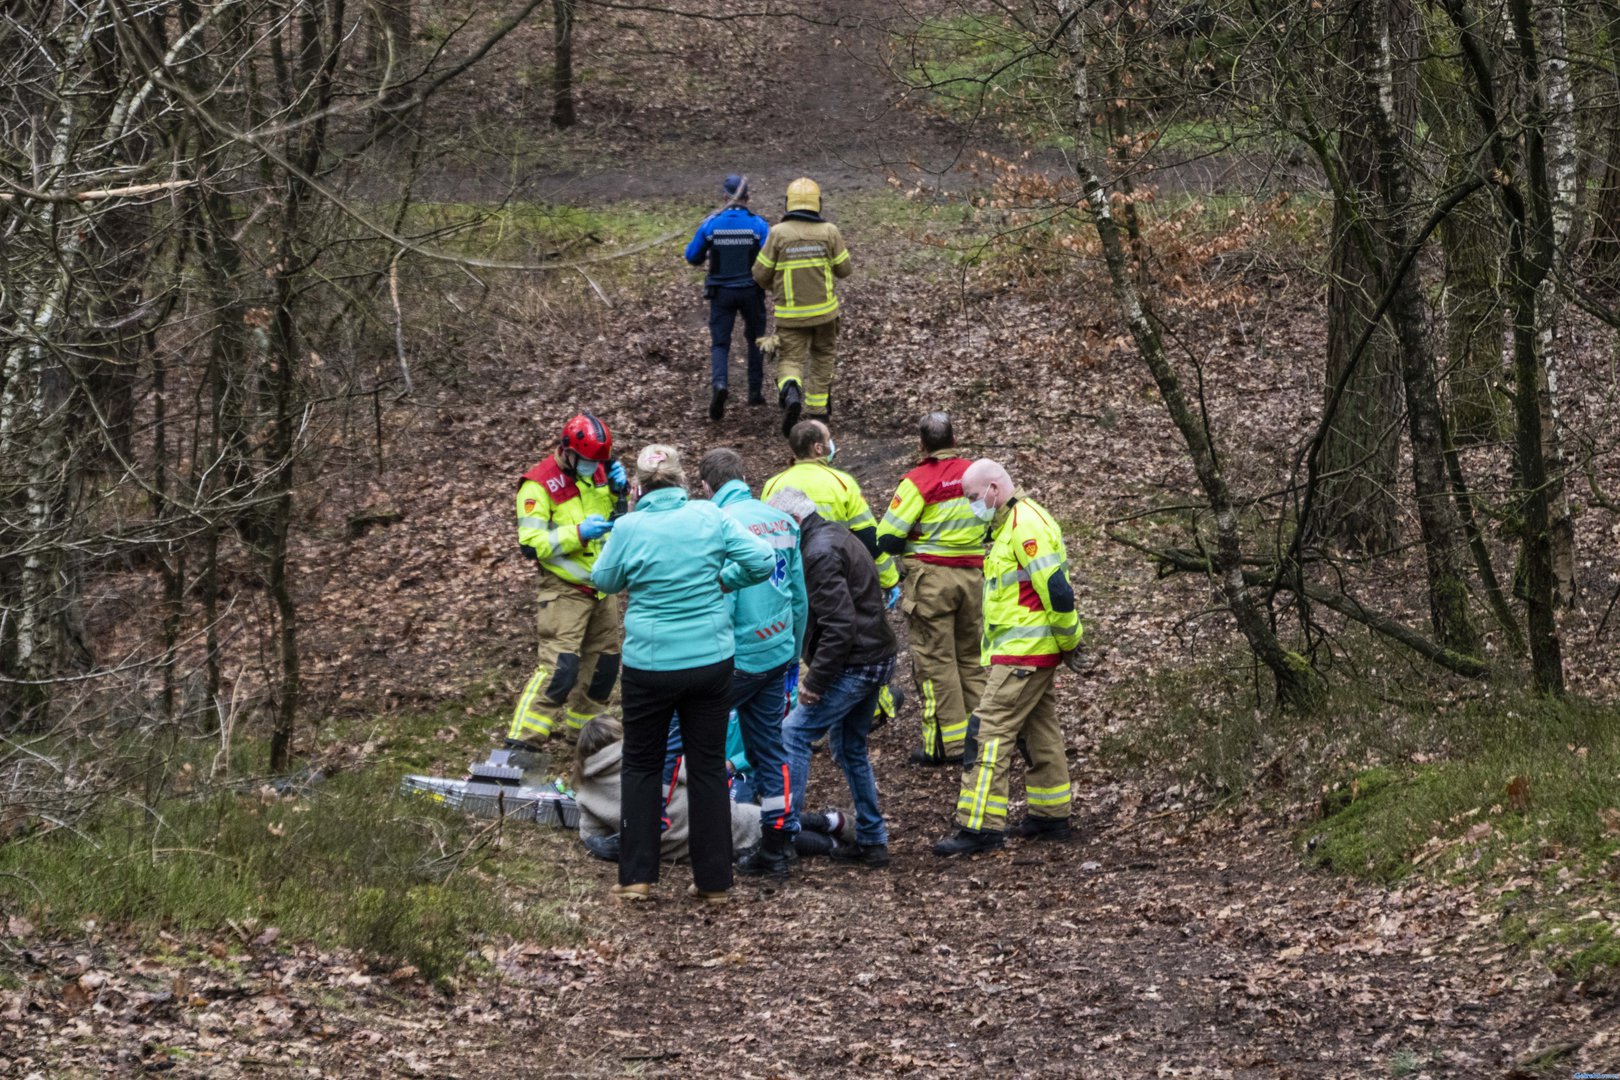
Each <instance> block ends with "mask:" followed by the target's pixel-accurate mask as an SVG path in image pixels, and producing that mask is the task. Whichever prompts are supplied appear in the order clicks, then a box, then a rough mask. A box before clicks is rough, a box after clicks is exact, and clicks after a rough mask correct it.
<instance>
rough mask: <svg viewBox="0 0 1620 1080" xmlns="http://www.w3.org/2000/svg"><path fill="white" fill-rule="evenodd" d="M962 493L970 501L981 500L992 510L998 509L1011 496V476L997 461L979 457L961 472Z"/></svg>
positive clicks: (1004, 504) (1005, 503)
mask: <svg viewBox="0 0 1620 1080" xmlns="http://www.w3.org/2000/svg"><path fill="white" fill-rule="evenodd" d="M962 494H963V495H966V496H967V497H968V499H969V501H971V502H981V501H982V502H983V503H984V504H985V505H986V506H988V507H990V509H992V510H999V509H1000V508H1001V507H1003V506H1006V505H1007V500H1008V499H1010V498H1012V494H1013V482H1012V477H1011V476H1009V475H1008V474H1007V470H1006V468H1005V467H1003V466H1002V464H1001V462H999V461H991V460H990V459H989V458H980V459H979V460H977V461H975V462H974V463H973V464H971V465H969V466H968V467H967V471H966V472H964V473H963V474H962Z"/></svg>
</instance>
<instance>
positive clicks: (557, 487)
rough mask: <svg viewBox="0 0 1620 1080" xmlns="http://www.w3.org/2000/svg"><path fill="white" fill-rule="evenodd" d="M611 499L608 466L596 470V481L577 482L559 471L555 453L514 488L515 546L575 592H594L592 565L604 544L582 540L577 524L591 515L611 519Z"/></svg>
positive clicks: (560, 469)
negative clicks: (515, 509) (515, 507)
mask: <svg viewBox="0 0 1620 1080" xmlns="http://www.w3.org/2000/svg"><path fill="white" fill-rule="evenodd" d="M614 501H615V496H614V494H613V492H611V491H609V490H608V476H607V469H606V468H604V467H600V466H599V467H598V468H597V470H596V475H595V476H594V477H592V478H591V479H589V480H581V479H578V478H577V477H573V476H570V475H568V474H567V473H565V472H563V470H562V466H560V465H558V464H557V458H556V456H555V455H553V456H551V457H548V458H546V459H545V460H544V461H542V462H540V463H539V464H538V465H536V466H535V467H534V468H532V469H530V470H529V471H528V472H526V473H524V474H523V480H522V482H521V483H520V484H518V493H517V526H518V543H519V544H520V545H522V547H523V554H524V555H525V557H527V558H531V559H538V560H539V562H540V568H541V569H542V570H545V571H548V572H549V573H552V574H556V575H557V576H558V577H559V578H561V579H562V580H563V581H566V582H567V583H568V584H570V585H572V586H574V588H576V589H579V590H580V591H582V592H590V593H594V592H595V591H596V590H595V589H593V588H592V587H591V567H592V566H594V565H595V563H596V556H597V553H598V552H600V551H601V550H602V541H600V540H593V541H592V542H590V543H588V544H587V543H585V542H584V541H582V540H581V539H580V538H579V525H580V522H582V521H584V520H585V519H586V518H587V517H589V516H590V515H592V514H601V515H602V516H603V517H611V516H612V515H613V504H614Z"/></svg>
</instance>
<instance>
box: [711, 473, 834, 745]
mask: <svg viewBox="0 0 1620 1080" xmlns="http://www.w3.org/2000/svg"><path fill="white" fill-rule="evenodd" d="M710 501H711V502H713V503H714V504H715V505H716V506H718V507H720V509H721V510H723V511H725V512H726V513H727V514H729V515H731V516H732V517H734V518H736V519H737V521H738V523H740V524H741V525H742V526H743V527H744V528H746V529H747V530H748V531H749V532H751V533H753V534H754V535H755V536H757V537H759V538H760V539H761V540H764V541H765V542H766V543H767V544H769V545H771V550H772V552H773V553H774V554H775V557H776V565H775V567H774V568H773V569H772V570H771V576H770V577H769V578H768V579H767V580H765V581H762V582H760V583H759V584H758V585H750V586H748V587H747V588H745V589H738V590H736V591H735V592H730V593H727V594H726V599H727V601H728V602H729V603H730V604H731V625H732V629H733V631H734V632H735V634H736V637H737V655H736V657H735V663H736V666H737V670H738V671H745V672H750V673H753V674H763V673H764V672H767V671H772V670H775V669H776V668H779V667H781V666H782V665H783V664H787V663H794V662H797V661H798V659H799V653H800V651H801V650H802V649H803V648H804V628H805V623H806V621H807V620H808V619H809V616H810V604H809V600H808V599H807V598H806V595H805V591H804V563H803V560H802V559H801V558H800V557H799V527H798V526H797V525H795V524H794V523H793V518H791V517H790V516H788V515H787V514H784V513H782V511H780V510H778V509H777V508H776V507H774V506H770V505H768V504H766V503H762V502H760V501H759V500H758V499H756V498H754V497H753V496H752V495H751V494H749V491H748V485H747V484H745V483H743V482H742V481H741V480H730V481H727V482H726V483H724V484H721V485H720V490H719V491H717V492H715V493H714V498H713V499H711V500H710ZM732 715H733V716H735V715H736V714H735V713H733V714H732Z"/></svg>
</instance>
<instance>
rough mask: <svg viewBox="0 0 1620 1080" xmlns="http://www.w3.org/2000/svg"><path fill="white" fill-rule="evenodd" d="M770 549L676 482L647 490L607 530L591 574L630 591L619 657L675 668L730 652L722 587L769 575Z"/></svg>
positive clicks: (611, 587)
mask: <svg viewBox="0 0 1620 1080" xmlns="http://www.w3.org/2000/svg"><path fill="white" fill-rule="evenodd" d="M775 566H776V556H775V552H774V551H773V549H772V548H771V546H770V545H769V544H767V543H766V542H765V541H764V540H762V539H760V538H759V537H757V536H755V535H754V534H753V533H751V532H749V531H748V530H747V529H746V528H744V527H743V526H742V525H741V524H739V523H738V522H737V520H736V519H735V518H732V517H730V516H729V515H727V514H726V513H725V512H724V511H723V510H721V509H720V508H719V507H718V506H715V505H714V504H713V503H708V502H688V501H687V498H686V492H684V491H682V490H681V489H680V488H659V489H657V490H656V491H649V492H647V493H646V494H644V495H643V496H642V497H641V498H640V499H639V500H637V502H636V508H635V510H634V511H632V512H631V513H628V514H625V515H624V516H623V517H621V518H619V521H618V524H616V525H615V526H614V527H613V531H612V532H611V533H609V534H608V538H607V542H606V543H604V544H603V545H602V553H601V554H600V555H599V556H598V557H597V559H596V566H595V567H594V568H593V569H592V571H591V580H592V581H593V582H594V583H595V584H596V587H597V588H598V589H601V590H602V591H603V592H606V593H616V592H628V593H629V594H630V602H629V603H628V604H627V605H626V606H625V611H624V662H625V665H626V666H628V667H633V668H639V669H641V670H642V671H679V670H681V669H683V668H693V667H702V666H703V665H704V664H715V663H719V662H720V661H721V660H728V659H730V658H731V657H733V656H735V655H736V652H737V644H736V641H735V638H734V637H733V635H732V632H731V608H730V604H729V602H728V601H727V599H726V596H725V594H724V593H723V592H721V589H722V588H724V589H728V590H732V589H742V588H746V587H747V586H749V585H757V584H758V583H759V582H761V581H764V580H766V579H767V578H769V577H770V576H771V570H772V569H773V568H774V567H775Z"/></svg>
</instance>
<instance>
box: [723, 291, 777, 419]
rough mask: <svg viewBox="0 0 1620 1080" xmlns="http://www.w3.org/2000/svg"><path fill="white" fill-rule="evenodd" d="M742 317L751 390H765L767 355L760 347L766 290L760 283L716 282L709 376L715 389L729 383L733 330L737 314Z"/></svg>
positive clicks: (757, 392) (754, 391)
mask: <svg viewBox="0 0 1620 1080" xmlns="http://www.w3.org/2000/svg"><path fill="white" fill-rule="evenodd" d="M739 314H741V315H742V317H743V336H744V337H746V338H747V339H748V393H749V395H750V396H753V395H758V394H761V393H763V392H764V386H765V355H764V354H763V353H761V352H760V351H759V339H760V335H762V334H764V333H765V290H764V289H761V288H760V287H759V286H758V285H748V286H744V287H743V288H740V289H739V288H731V287H728V286H724V285H716V286H715V287H714V288H713V289H711V290H710V296H709V341H710V342H711V343H712V344H711V346H710V348H709V378H710V381H711V382H712V384H713V386H714V388H715V389H716V390H719V389H721V388H722V387H724V386H725V385H726V384H727V381H728V379H729V377H730V368H731V331H732V329H733V327H735V326H736V322H737V316H738V315H739Z"/></svg>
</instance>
